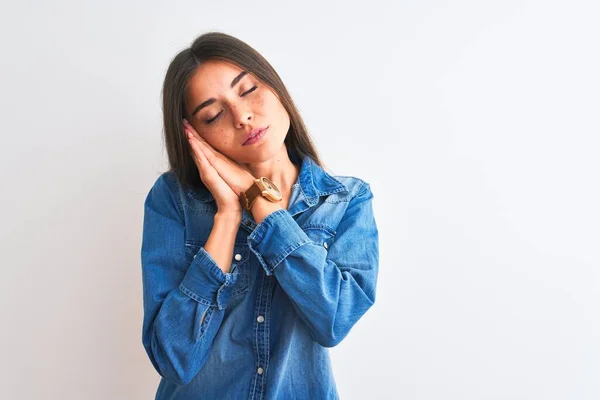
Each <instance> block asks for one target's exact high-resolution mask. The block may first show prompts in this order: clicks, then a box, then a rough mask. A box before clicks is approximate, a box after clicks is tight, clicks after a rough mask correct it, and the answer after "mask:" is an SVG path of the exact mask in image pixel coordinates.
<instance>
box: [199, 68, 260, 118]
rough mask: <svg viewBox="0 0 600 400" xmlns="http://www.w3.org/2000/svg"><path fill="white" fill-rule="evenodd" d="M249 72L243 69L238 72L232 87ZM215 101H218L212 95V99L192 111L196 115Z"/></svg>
mask: <svg viewBox="0 0 600 400" xmlns="http://www.w3.org/2000/svg"><path fill="white" fill-rule="evenodd" d="M247 73H248V71H242V72H240V73H239V74H238V76H236V77H235V78H233V80H232V81H231V88H232V89H233V87H234V86H235V85H237V84H238V82H239V81H240V80H241V79H242V78H243V77H244V76H245V75H246V74H247ZM215 101H217V100H216V99H215V98H214V97H211V98H210V99H208V100H206V101H204V102H202V103H200V104H199V105H198V106H197V107H196V108H194V111H192V115H196V114H197V113H198V111H200V110H202V109H203V108H204V107H208V106H210V105H211V104H212V103H214V102H215Z"/></svg>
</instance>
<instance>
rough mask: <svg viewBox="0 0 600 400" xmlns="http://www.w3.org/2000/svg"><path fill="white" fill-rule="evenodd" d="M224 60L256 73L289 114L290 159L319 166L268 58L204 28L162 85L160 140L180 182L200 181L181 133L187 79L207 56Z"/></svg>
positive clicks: (195, 183) (287, 142) (178, 57)
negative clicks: (161, 136)
mask: <svg viewBox="0 0 600 400" xmlns="http://www.w3.org/2000/svg"><path fill="white" fill-rule="evenodd" d="M211 59H216V60H223V61H228V62H230V63H232V64H235V65H237V66H238V67H239V68H242V69H244V70H246V71H248V72H249V73H251V74H253V75H254V76H256V77H257V78H258V79H259V80H261V81H262V82H263V83H264V84H266V85H267V86H269V87H270V88H271V89H272V90H273V91H274V92H275V94H276V95H277V96H278V97H279V101H281V104H282V105H283V106H284V107H285V109H286V111H287V112H288V114H289V117H290V129H289V130H288V132H287V136H286V138H285V145H286V148H287V150H288V154H289V155H290V158H291V159H292V161H293V160H294V159H295V160H302V158H303V157H304V156H305V155H308V156H310V157H311V158H312V159H313V160H314V161H315V163H316V164H318V165H320V166H321V167H323V163H322V161H321V159H320V157H319V155H318V153H317V150H316V148H315V145H314V143H313V141H312V139H311V138H310V135H309V134H308V131H307V129H306V126H305V125H304V121H303V120H302V117H301V116H300V113H299V112H298V110H297V108H296V105H295V104H294V102H293V100H292V98H291V97H290V94H289V93H288V91H287V89H286V87H285V85H284V84H283V82H282V80H281V78H280V77H279V75H278V74H277V72H276V71H275V69H274V68H273V67H272V66H271V64H269V62H268V61H267V60H266V59H265V58H264V57H263V56H262V55H260V53H259V52H258V51H256V50H255V49H254V48H252V47H251V46H249V45H248V44H246V43H245V42H243V41H241V40H240V39H237V38H235V37H233V36H231V35H228V34H225V33H221V32H208V33H204V34H202V35H200V36H199V37H198V38H196V39H195V40H194V42H193V43H192V45H191V46H190V47H189V48H187V49H185V50H182V51H181V52H180V53H179V54H177V55H176V56H175V57H174V58H173V60H172V61H171V63H170V64H169V68H168V69H167V73H166V76H165V80H164V83H163V88H162V110H163V123H164V131H163V133H164V140H165V145H166V149H167V155H168V158H169V167H170V170H171V171H173V172H174V173H175V174H176V175H177V177H178V178H179V180H180V182H181V183H182V184H184V185H188V186H192V187H194V186H199V185H201V180H200V176H199V174H198V169H197V167H196V164H195V163H194V160H193V159H192V156H191V154H190V146H189V143H188V141H187V139H186V137H185V135H184V133H183V132H184V127H183V122H182V121H183V118H185V115H186V105H185V98H186V96H185V92H186V88H187V85H188V82H189V80H190V78H191V77H192V75H193V74H194V72H195V71H196V69H197V68H198V66H199V65H200V64H201V63H202V62H204V61H207V60H211Z"/></svg>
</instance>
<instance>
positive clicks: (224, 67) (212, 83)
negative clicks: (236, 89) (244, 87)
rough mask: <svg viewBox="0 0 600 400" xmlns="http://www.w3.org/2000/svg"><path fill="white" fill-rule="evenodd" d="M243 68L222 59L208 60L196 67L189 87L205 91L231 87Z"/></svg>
mask: <svg viewBox="0 0 600 400" xmlns="http://www.w3.org/2000/svg"><path fill="white" fill-rule="evenodd" d="M240 72H242V69H241V68H240V67H238V66H237V65H235V64H232V63H230V62H227V61H221V60H208V61H204V62H203V63H202V64H200V65H199V66H198V68H196V71H195V72H194V74H193V75H192V77H191V78H190V81H189V84H188V89H192V90H193V91H198V90H200V91H203V90H208V89H210V88H219V87H221V88H224V89H230V88H231V86H230V85H231V81H232V80H233V78H235V77H236V76H237V75H238V74H239V73H240Z"/></svg>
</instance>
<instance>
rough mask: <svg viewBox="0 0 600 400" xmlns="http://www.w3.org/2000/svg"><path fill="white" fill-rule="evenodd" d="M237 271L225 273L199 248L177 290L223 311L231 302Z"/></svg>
mask: <svg viewBox="0 0 600 400" xmlns="http://www.w3.org/2000/svg"><path fill="white" fill-rule="evenodd" d="M238 275H239V273H238V271H237V270H235V269H234V272H228V273H225V272H223V270H222V269H221V268H219V266H218V265H217V263H216V261H215V260H214V259H213V258H212V256H211V255H210V254H209V253H208V252H207V251H206V250H205V249H204V247H201V248H200V250H198V253H197V254H196V255H195V256H194V259H193V260H192V263H191V264H190V266H189V269H188V270H187V272H186V274H185V276H184V277H183V281H182V282H181V284H180V285H179V289H180V290H181V291H182V292H183V293H185V294H186V295H188V296H189V297H191V298H192V299H194V300H196V301H197V302H198V303H201V304H206V305H208V306H215V305H216V306H217V307H218V308H219V310H223V309H225V308H226V307H227V304H229V301H230V300H231V292H232V290H233V289H232V287H233V285H234V284H235V283H236V282H237V280H238Z"/></svg>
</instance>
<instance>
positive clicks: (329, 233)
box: [302, 224, 335, 250]
mask: <svg viewBox="0 0 600 400" xmlns="http://www.w3.org/2000/svg"><path fill="white" fill-rule="evenodd" d="M302 230H304V232H305V233H306V236H308V237H309V239H310V240H312V241H313V243H315V244H318V245H320V246H322V247H323V248H324V249H325V250H329V247H330V246H331V245H332V244H333V242H334V241H335V230H333V229H331V228H329V227H328V226H326V225H314V224H312V225H307V226H303V227H302Z"/></svg>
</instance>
